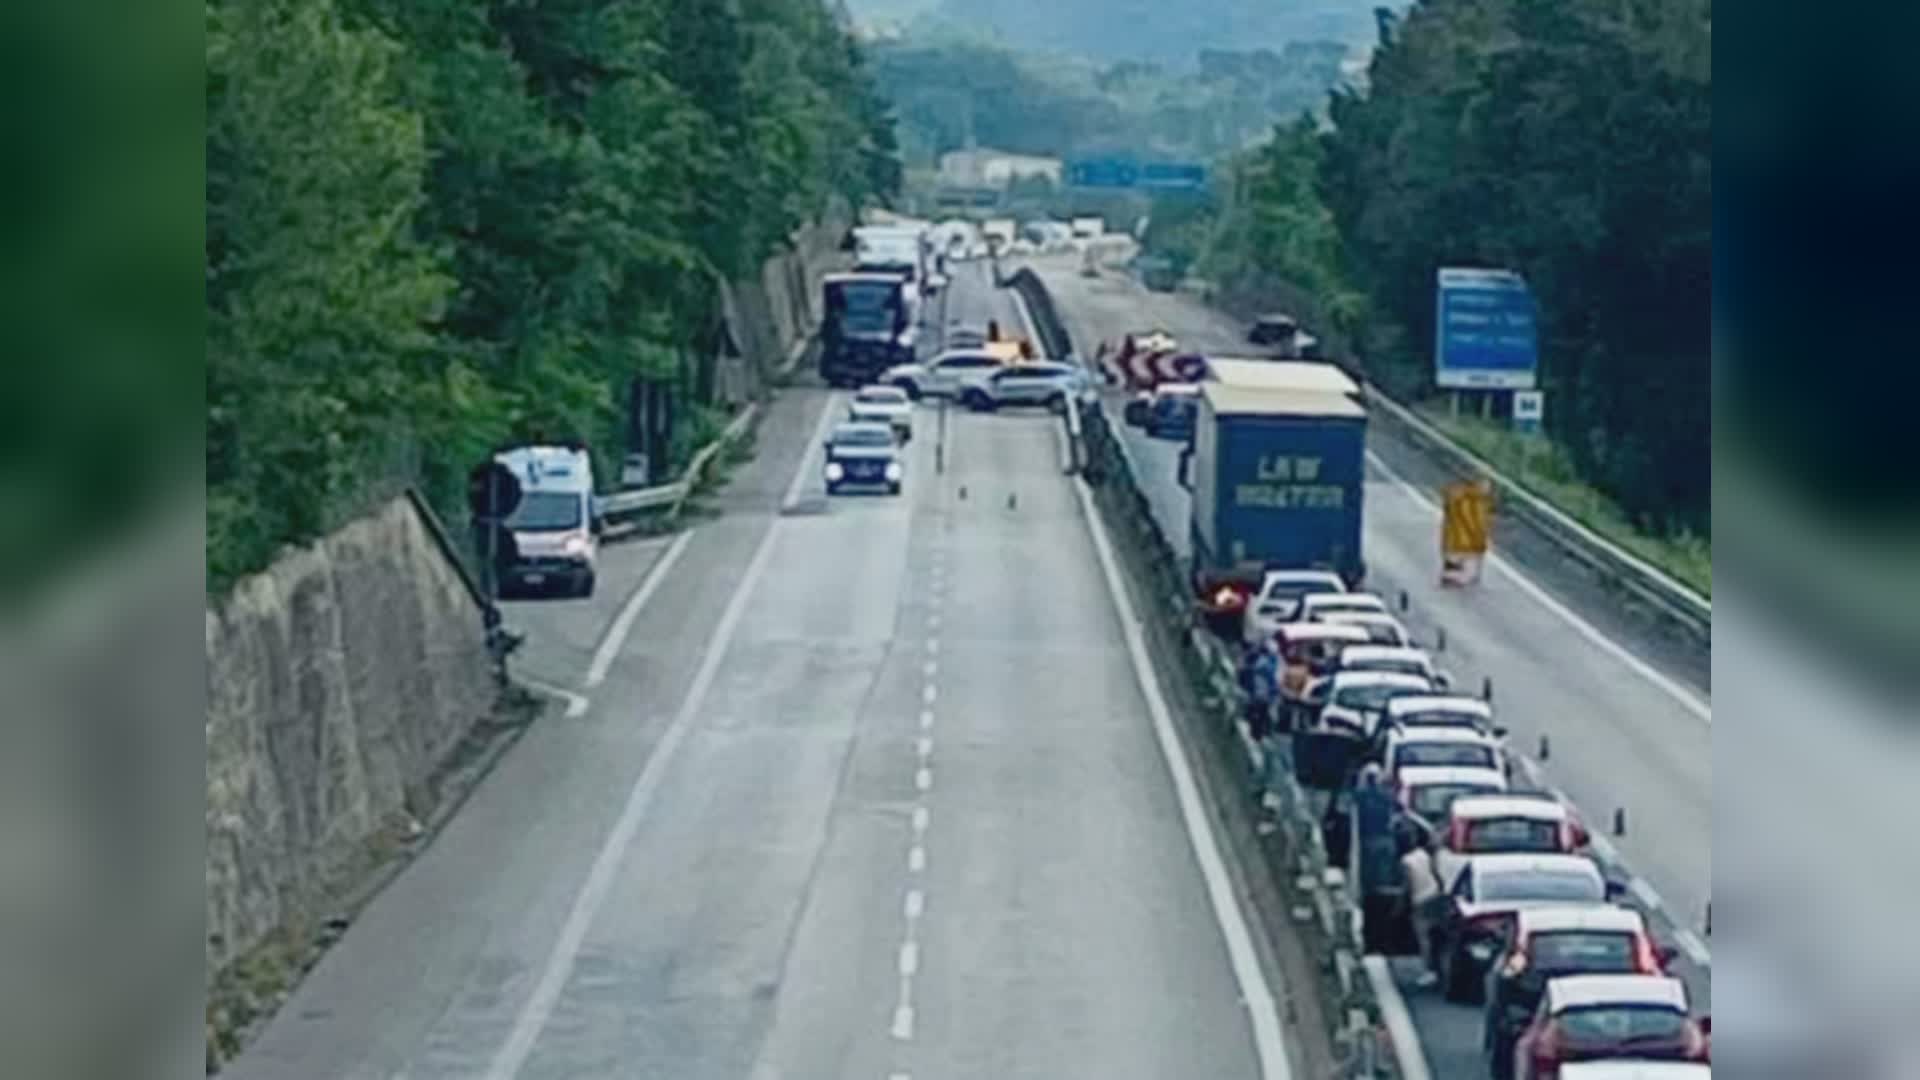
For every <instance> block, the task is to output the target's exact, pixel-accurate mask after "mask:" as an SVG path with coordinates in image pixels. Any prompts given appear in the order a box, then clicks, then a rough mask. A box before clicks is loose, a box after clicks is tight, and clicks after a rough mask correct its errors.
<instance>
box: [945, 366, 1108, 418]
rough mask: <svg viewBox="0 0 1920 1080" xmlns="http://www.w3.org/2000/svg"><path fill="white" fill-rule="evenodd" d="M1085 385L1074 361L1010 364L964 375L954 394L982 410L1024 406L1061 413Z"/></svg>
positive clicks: (972, 407) (965, 403) (971, 406)
mask: <svg viewBox="0 0 1920 1080" xmlns="http://www.w3.org/2000/svg"><path fill="white" fill-rule="evenodd" d="M1084 385H1085V384H1084V382H1083V381H1082V379H1081V376H1080V369H1079V368H1077V367H1074V366H1073V365H1071V364H1059V363H1054V362H1051V361H1047V362H1042V363H1030V364H1009V365H1007V366H1006V367H1003V368H1001V369H999V370H998V371H986V372H975V373H970V374H968V375H965V376H963V377H962V378H961V380H960V387H959V389H958V391H957V392H956V393H955V397H957V398H958V399H959V401H960V403H961V404H962V405H965V406H967V407H968V408H970V409H974V410H976V411H979V412H990V411H992V410H994V409H1003V408H1009V407H1014V406H1021V405H1032V406H1040V407H1042V408H1048V409H1052V410H1054V411H1056V412H1058V411H1062V410H1064V409H1065V408H1066V405H1067V402H1068V401H1070V400H1072V399H1073V398H1075V397H1077V396H1079V394H1080V392H1081V390H1082V389H1083V387H1084Z"/></svg>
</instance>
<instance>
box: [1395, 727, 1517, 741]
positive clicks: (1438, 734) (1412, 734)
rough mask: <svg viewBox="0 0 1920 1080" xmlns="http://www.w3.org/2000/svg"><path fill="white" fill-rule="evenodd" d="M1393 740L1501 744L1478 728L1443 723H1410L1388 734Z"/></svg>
mask: <svg viewBox="0 0 1920 1080" xmlns="http://www.w3.org/2000/svg"><path fill="white" fill-rule="evenodd" d="M1387 739H1388V740H1389V741H1391V742H1450V743H1472V744H1474V745H1475V746H1494V747H1497V746H1499V745H1500V741H1499V740H1498V739H1495V738H1494V737H1493V736H1491V735H1488V734H1487V733H1486V732H1484V731H1481V730H1480V729H1478V728H1470V727H1446V726H1444V725H1441V724H1408V725H1405V726H1402V727H1397V728H1394V729H1393V731H1392V732H1390V733H1389V734H1388V735H1387Z"/></svg>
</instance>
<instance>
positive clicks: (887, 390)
mask: <svg viewBox="0 0 1920 1080" xmlns="http://www.w3.org/2000/svg"><path fill="white" fill-rule="evenodd" d="M854 394H855V396H858V395H860V394H875V395H878V396H880V397H884V398H886V399H887V400H889V401H905V400H906V398H907V392H906V391H905V390H902V389H900V388H899V387H897V386H888V385H886V384H885V383H875V384H873V385H872V386H863V387H861V388H860V389H858V390H856V391H854Z"/></svg>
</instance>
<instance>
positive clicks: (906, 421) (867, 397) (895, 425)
mask: <svg viewBox="0 0 1920 1080" xmlns="http://www.w3.org/2000/svg"><path fill="white" fill-rule="evenodd" d="M847 419H848V420H851V421H854V422H860V421H866V422H870V423H876V424H886V425H887V426H888V427H891V428H892V429H893V434H894V437H895V438H897V439H899V440H900V441H901V442H902V443H907V442H911V441H912V440H913V400H912V399H911V398H909V397H907V392H906V391H905V390H902V389H900V388H899V387H897V386H863V387H861V388H860V389H858V390H856V391H854V394H853V397H852V399H851V400H849V401H848V402H847Z"/></svg>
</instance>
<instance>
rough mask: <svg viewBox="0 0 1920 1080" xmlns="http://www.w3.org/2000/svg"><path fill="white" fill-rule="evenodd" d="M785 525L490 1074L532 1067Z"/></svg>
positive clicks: (771, 535)
mask: <svg viewBox="0 0 1920 1080" xmlns="http://www.w3.org/2000/svg"><path fill="white" fill-rule="evenodd" d="M781 522H782V519H781V518H778V517H776V518H774V519H773V521H772V522H771V523H770V524H769V525H768V527H767V533H766V535H765V536H764V537H762V538H761V540H760V546H759V548H758V550H756V551H755V552H754V553H753V560H752V562H750V563H748V564H747V570H746V573H744V574H742V575H740V580H739V583H738V584H736V585H735V586H734V590H733V596H732V597H731V598H730V599H729V600H728V601H727V607H726V610H725V611H724V612H722V613H721V615H720V622H719V623H718V624H717V625H716V626H715V627H714V628H713V634H712V636H711V637H709V638H708V639H707V645H706V652H705V655H704V656H703V657H702V658H701V661H700V668H699V670H698V671H696V672H695V673H694V676H693V683H692V685H691V686H689V687H688V688H687V696H686V697H685V698H684V699H683V700H682V701H681V703H680V709H679V711H678V712H677V713H675V714H674V717H673V721H672V722H671V723H669V724H668V725H667V730H666V732H665V733H664V734H663V735H661V737H660V742H659V744H658V745H657V746H656V747H654V751H653V754H652V756H650V757H649V758H647V763H646V766H645V767H644V768H642V769H641V770H640V776H639V777H638V778H637V779H636V780H635V781H634V783H633V789H632V790H631V791H630V792H629V793H628V795H627V802H626V806H625V807H624V808H623V809H622V810H621V811H620V817H619V819H618V820H617V821H616V822H615V823H614V826H613V829H612V831H610V832H609V833H608V834H607V838H606V840H605V842H603V843H602V844H601V845H600V851H599V853H598V854H597V855H596V856H594V860H593V866H592V868H591V869H590V870H589V871H588V872H587V879H586V881H585V882H584V883H583V884H582V885H581V887H580V892H579V893H578V894H577V895H576V896H575V897H574V902H573V908H572V909H571V910H570V911H569V912H568V913H567V921H566V922H565V923H564V924H563V925H562V926H561V928H560V936H559V937H558V938H556V939H555V940H554V943H553V948H552V950H550V951H549V952H548V954H547V959H546V963H545V964H544V965H543V967H542V969H541V973H540V980H539V982H537V983H536V984H535V985H534V988H533V992H532V993H531V994H530V995H529V996H528V998H527V1000H526V1002H525V1003H524V1004H522V1005H521V1007H520V1011H519V1013H518V1015H516V1016H515V1018H514V1024H513V1028H512V1029H511V1030H510V1031H509V1032H508V1034H507V1039H506V1042H504V1043H503V1044H502V1045H501V1047H500V1049H499V1051H498V1052H497V1053H496V1054H495V1055H494V1058H493V1062H492V1064H491V1065H490V1066H489V1067H488V1069H487V1076H489V1077H490V1078H492V1080H510V1078H511V1077H514V1076H517V1075H518V1074H519V1071H520V1068H521V1066H523V1065H524V1064H526V1060H527V1056H528V1055H529V1054H531V1053H532V1052H533V1046H534V1043H535V1041H536V1040H538V1039H539V1037H540V1032H541V1031H542V1030H544V1029H545V1027H546V1024H547V1020H548V1019H549V1018H550V1017H551V1016H552V1015H553V1008H554V1006H555V1005H556V1004H558V1002H559V1000H560V993H561V991H562V990H564V989H565V988H566V983H567V978H568V976H569V975H571V974H572V972H573V964H574V959H575V958H576V957H577V956H578V955H579V953H580V947H581V945H582V944H583V943H584V942H585V941H586V936H587V931H588V929H589V928H591V927H592V925H593V920H594V918H595V917H596V916H597V915H598V914H599V911H600V907H601V905H602V904H604V903H605V902H606V899H607V894H608V892H609V891H610V890H611V889H612V888H613V879H614V875H615V873H616V872H617V871H618V870H619V867H620V863H621V860H622V859H624V858H625V856H626V854H627V849H628V848H629V847H630V846H631V845H632V843H633V837H634V834H635V833H636V832H638V831H639V829H640V822H641V819H642V818H644V817H645V816H646V813H647V808H648V807H649V806H650V805H651V804H652V802H653V796H654V793H655V792H656V791H657V790H659V787H660V784H661V782H662V780H663V779H664V778H665V776H666V771H667V768H668V766H670V765H671V764H672V763H673V759H674V758H675V757H676V756H677V754H678V752H679V749H680V744H681V743H682V742H684V741H685V739H686V737H687V733H688V731H689V730H691V729H692V727H693V719H694V715H695V714H696V713H698V712H699V710H700V708H701V706H702V705H704V704H705V702H706V697H707V691H708V690H709V689H710V688H711V687H712V685H713V681H714V678H715V677H716V676H717V675H718V674H719V672H720V663H721V661H722V660H723V659H724V658H725V656H726V652H727V646H728V644H729V643H730V642H731V641H732V638H733V633H734V630H735V628H736V627H738V626H739V624H740V619H741V616H742V615H744V614H745V613H746V609H747V597H748V596H749V595H750V594H751V593H752V592H753V588H754V586H755V585H756V584H757V583H758V582H759V579H760V575H761V573H762V572H764V571H765V569H766V565H767V563H768V562H769V561H770V559H771V557H772V555H773V548H774V544H775V542H776V541H777V540H778V539H779V536H780V525H781Z"/></svg>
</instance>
